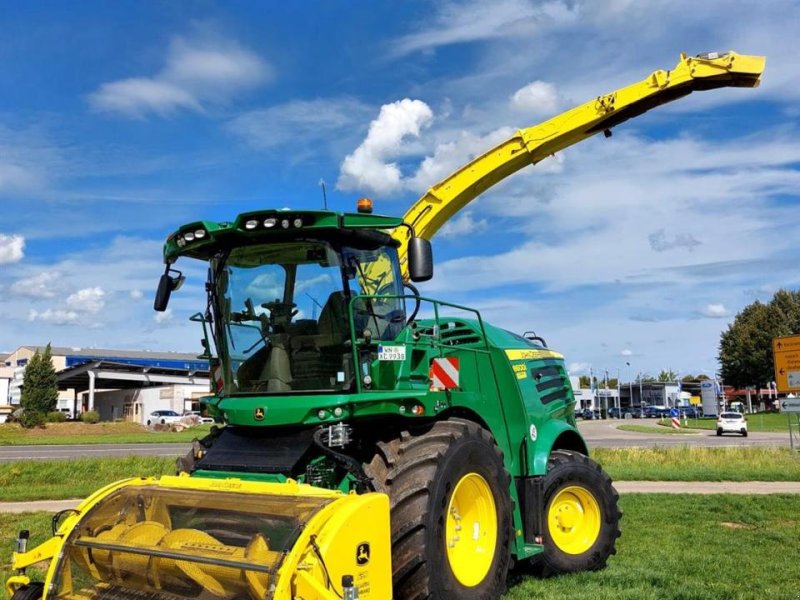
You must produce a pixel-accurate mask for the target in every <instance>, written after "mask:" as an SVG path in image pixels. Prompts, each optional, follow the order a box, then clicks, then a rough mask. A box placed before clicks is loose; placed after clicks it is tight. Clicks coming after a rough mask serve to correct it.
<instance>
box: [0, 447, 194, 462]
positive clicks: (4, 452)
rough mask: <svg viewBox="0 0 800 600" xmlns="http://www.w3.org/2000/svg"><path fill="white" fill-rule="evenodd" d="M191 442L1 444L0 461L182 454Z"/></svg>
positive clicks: (187, 449) (186, 450)
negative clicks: (73, 444) (69, 444)
mask: <svg viewBox="0 0 800 600" xmlns="http://www.w3.org/2000/svg"><path fill="white" fill-rule="evenodd" d="M189 446H191V443H190V442H182V443H180V444H81V445H77V446H0V462H10V461H14V460H47V459H57V458H93V457H94V458H103V457H112V456H113V457H121V456H181V455H183V454H186V453H187V452H188V451H189Z"/></svg>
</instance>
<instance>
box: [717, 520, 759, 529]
mask: <svg viewBox="0 0 800 600" xmlns="http://www.w3.org/2000/svg"><path fill="white" fill-rule="evenodd" d="M720 525H722V526H723V527H727V528H728V529H755V527H753V526H752V525H747V524H746V523H735V522H732V521H731V522H728V521H723V522H722V523H720Z"/></svg>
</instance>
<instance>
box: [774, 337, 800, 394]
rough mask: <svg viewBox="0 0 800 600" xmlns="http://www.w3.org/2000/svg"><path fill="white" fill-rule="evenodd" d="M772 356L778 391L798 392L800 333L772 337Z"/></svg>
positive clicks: (799, 380) (799, 382)
mask: <svg viewBox="0 0 800 600" xmlns="http://www.w3.org/2000/svg"><path fill="white" fill-rule="evenodd" d="M772 356H773V360H774V363H775V383H776V384H777V387H778V391H779V392H783V393H788V392H800V335H788V336H784V337H776V338H773V340H772Z"/></svg>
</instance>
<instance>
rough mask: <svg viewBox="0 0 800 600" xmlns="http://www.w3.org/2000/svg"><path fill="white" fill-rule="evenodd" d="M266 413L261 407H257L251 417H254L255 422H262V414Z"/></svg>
mask: <svg viewBox="0 0 800 600" xmlns="http://www.w3.org/2000/svg"><path fill="white" fill-rule="evenodd" d="M266 412H267V411H266V410H264V407H263V406H259V407H258V408H257V409H256V410H255V412H254V413H253V416H254V417H255V419H256V421H263V420H264V413H266Z"/></svg>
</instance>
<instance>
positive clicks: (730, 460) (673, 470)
mask: <svg viewBox="0 0 800 600" xmlns="http://www.w3.org/2000/svg"><path fill="white" fill-rule="evenodd" d="M592 457H593V458H594V459H595V460H596V461H597V462H599V463H600V464H601V465H603V468H605V469H606V470H607V471H608V473H609V475H611V477H612V479H614V480H619V481H798V480H800V454H799V453H797V452H792V451H791V450H789V449H788V448H775V447H768V446H764V447H738V448H737V447H730V448H729V447H725V448H700V447H696V446H681V447H669V448H597V449H596V450H594V451H593V452H592Z"/></svg>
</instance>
